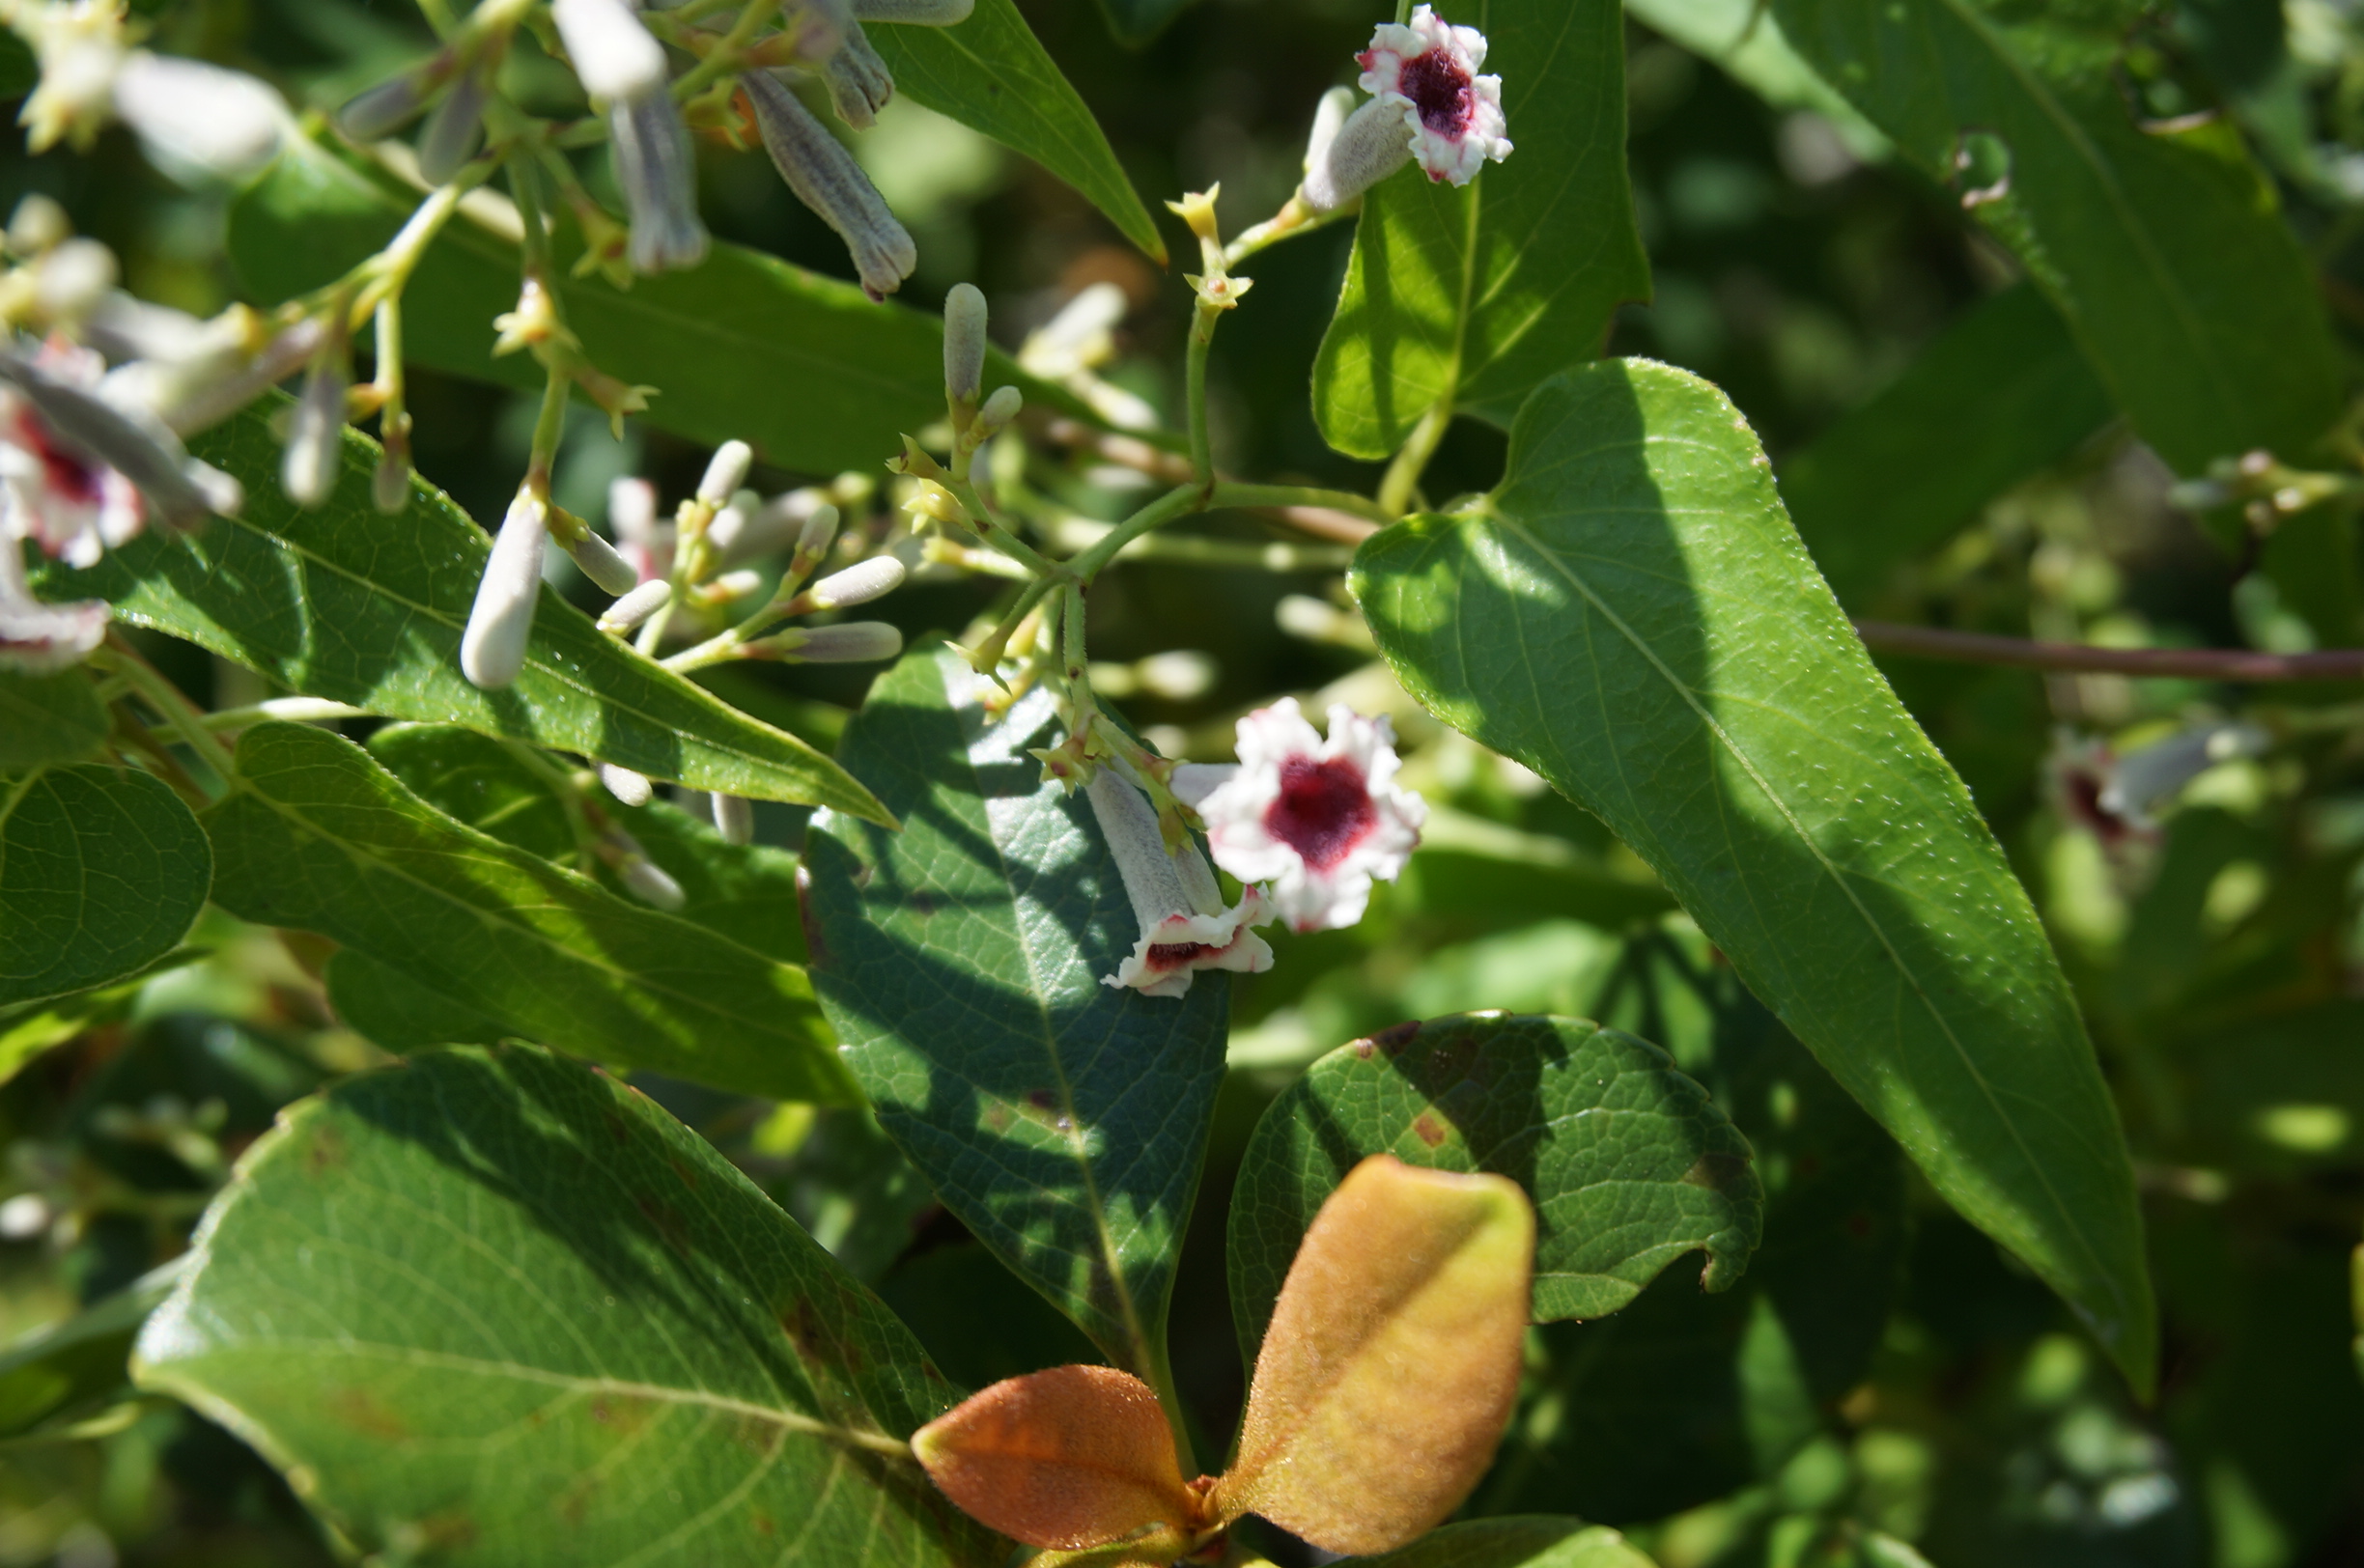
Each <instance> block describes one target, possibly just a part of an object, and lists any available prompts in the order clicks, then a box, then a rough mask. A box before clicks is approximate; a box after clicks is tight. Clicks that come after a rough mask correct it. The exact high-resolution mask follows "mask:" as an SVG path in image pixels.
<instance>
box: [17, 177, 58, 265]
mask: <svg viewBox="0 0 2364 1568" xmlns="http://www.w3.org/2000/svg"><path fill="white" fill-rule="evenodd" d="M70 238H73V220H72V219H70V218H69V217H68V216H67V215H66V209H64V208H62V207H60V206H59V205H58V204H57V203H56V202H55V201H54V200H52V199H51V198H49V197H47V196H43V195H42V193H41V192H39V191H34V192H33V193H31V194H30V195H28V196H26V197H25V198H24V199H23V200H21V201H19V202H18V203H17V204H16V209H15V210H14V211H13V212H11V213H10V214H9V220H8V244H9V249H11V250H13V251H14V252H15V253H16V254H17V255H19V256H40V255H42V254H44V253H46V252H48V251H50V250H52V249H54V248H55V247H57V246H59V245H62V244H64V243H66V241H67V240H69V239H70Z"/></svg>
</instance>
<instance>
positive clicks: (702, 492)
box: [697, 441, 755, 507]
mask: <svg viewBox="0 0 2364 1568" xmlns="http://www.w3.org/2000/svg"><path fill="white" fill-rule="evenodd" d="M754 461H755V449H754V448H753V447H750V446H748V445H747V444H746V442H745V441H724V442H723V443H722V444H721V445H720V446H718V447H716V448H715V455H714V457H713V458H711V459H710V460H708V462H707V463H706V477H705V478H703V479H701V480H699V481H698V488H697V498H698V499H699V500H701V501H703V502H705V503H706V504H707V505H708V506H713V507H719V506H723V505H726V504H728V502H729V501H730V498H731V496H732V495H733V494H734V493H736V492H737V490H738V489H739V487H740V486H742V485H744V484H746V476H747V468H748V466H749V465H750V464H752V463H753V462H754Z"/></svg>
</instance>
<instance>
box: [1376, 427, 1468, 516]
mask: <svg viewBox="0 0 2364 1568" xmlns="http://www.w3.org/2000/svg"><path fill="white" fill-rule="evenodd" d="M1451 423H1452V400H1451V399H1450V398H1449V397H1445V398H1439V399H1438V400H1437V401H1436V403H1435V404H1434V405H1433V406H1430V408H1429V410H1428V411H1427V412H1426V413H1424V414H1422V415H1421V420H1420V423H1419V424H1417V425H1415V426H1413V427H1412V434H1411V435H1410V436H1409V437H1407V438H1406V439H1405V441H1404V444H1403V448H1402V450H1400V451H1398V452H1397V453H1396V454H1395V461H1394V462H1391V463H1389V464H1388V471H1387V477H1386V478H1385V479H1382V480H1381V481H1380V482H1379V510H1380V512H1382V513H1384V514H1385V518H1384V519H1383V520H1386V521H1389V522H1393V521H1394V520H1395V519H1396V518H1400V517H1402V516H1404V515H1405V514H1406V513H1408V512H1410V511H1411V510H1412V496H1413V492H1414V491H1416V490H1419V489H1420V478H1421V472H1422V471H1423V470H1424V469H1426V468H1427V466H1428V460H1429V459H1430V458H1431V457H1433V456H1435V454H1436V449H1437V442H1439V441H1441V440H1443V439H1444V438H1445V428H1446V427H1447V426H1448V425H1450V424H1451Z"/></svg>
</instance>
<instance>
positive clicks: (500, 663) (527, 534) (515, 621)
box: [460, 490, 549, 691]
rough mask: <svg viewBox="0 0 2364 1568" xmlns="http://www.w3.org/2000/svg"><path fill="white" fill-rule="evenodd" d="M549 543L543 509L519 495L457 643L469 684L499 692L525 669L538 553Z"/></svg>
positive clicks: (538, 587) (538, 586)
mask: <svg viewBox="0 0 2364 1568" xmlns="http://www.w3.org/2000/svg"><path fill="white" fill-rule="evenodd" d="M548 540H549V523H548V520H547V518H545V516H544V514H543V503H542V502H540V501H538V500H536V499H534V497H533V496H532V494H530V493H529V492H528V491H525V490H519V491H518V493H517V499H515V500H513V501H511V502H510V503H509V515H508V516H507V517H506V518H502V519H501V530H500V537H499V538H497V539H495V540H493V541H492V559H491V560H489V561H487V562H486V563H485V574H484V576H483V577H482V578H481V579H479V580H478V582H477V584H476V603H475V606H474V607H473V608H472V609H470V610H469V611H468V622H467V630H466V631H464V633H462V634H461V638H460V669H461V672H462V673H463V674H464V675H465V676H466V677H467V678H468V681H469V683H470V684H472V685H474V686H480V687H482V688H483V689H485V690H487V691H497V690H499V689H500V688H501V687H503V686H507V685H509V684H510V683H511V682H512V681H515V680H516V679H517V678H518V672H519V671H521V670H522V669H524V667H525V641H526V639H527V638H528V637H530V636H532V635H533V620H534V605H535V603H536V602H538V601H539V600H540V599H541V597H542V547H543V546H544V544H545V543H546V542H548Z"/></svg>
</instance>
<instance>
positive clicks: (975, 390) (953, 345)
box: [943, 283, 986, 405]
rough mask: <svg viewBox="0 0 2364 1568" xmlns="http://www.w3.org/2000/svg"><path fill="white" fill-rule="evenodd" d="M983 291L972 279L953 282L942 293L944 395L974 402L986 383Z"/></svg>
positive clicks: (964, 403)
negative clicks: (949, 291) (965, 281)
mask: <svg viewBox="0 0 2364 1568" xmlns="http://www.w3.org/2000/svg"><path fill="white" fill-rule="evenodd" d="M985 314H986V312H985V295H984V294H983V293H982V292H981V291H980V290H979V289H978V288H977V286H976V285H975V284H973V283H955V284H954V285H952V292H951V293H950V294H945V295H944V308H943V355H944V396H945V397H947V398H949V399H951V400H952V401H953V402H954V403H958V404H963V405H973V404H974V403H975V402H976V400H977V397H978V395H979V394H980V393H981V392H982V391H983V389H984V384H985Z"/></svg>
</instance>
